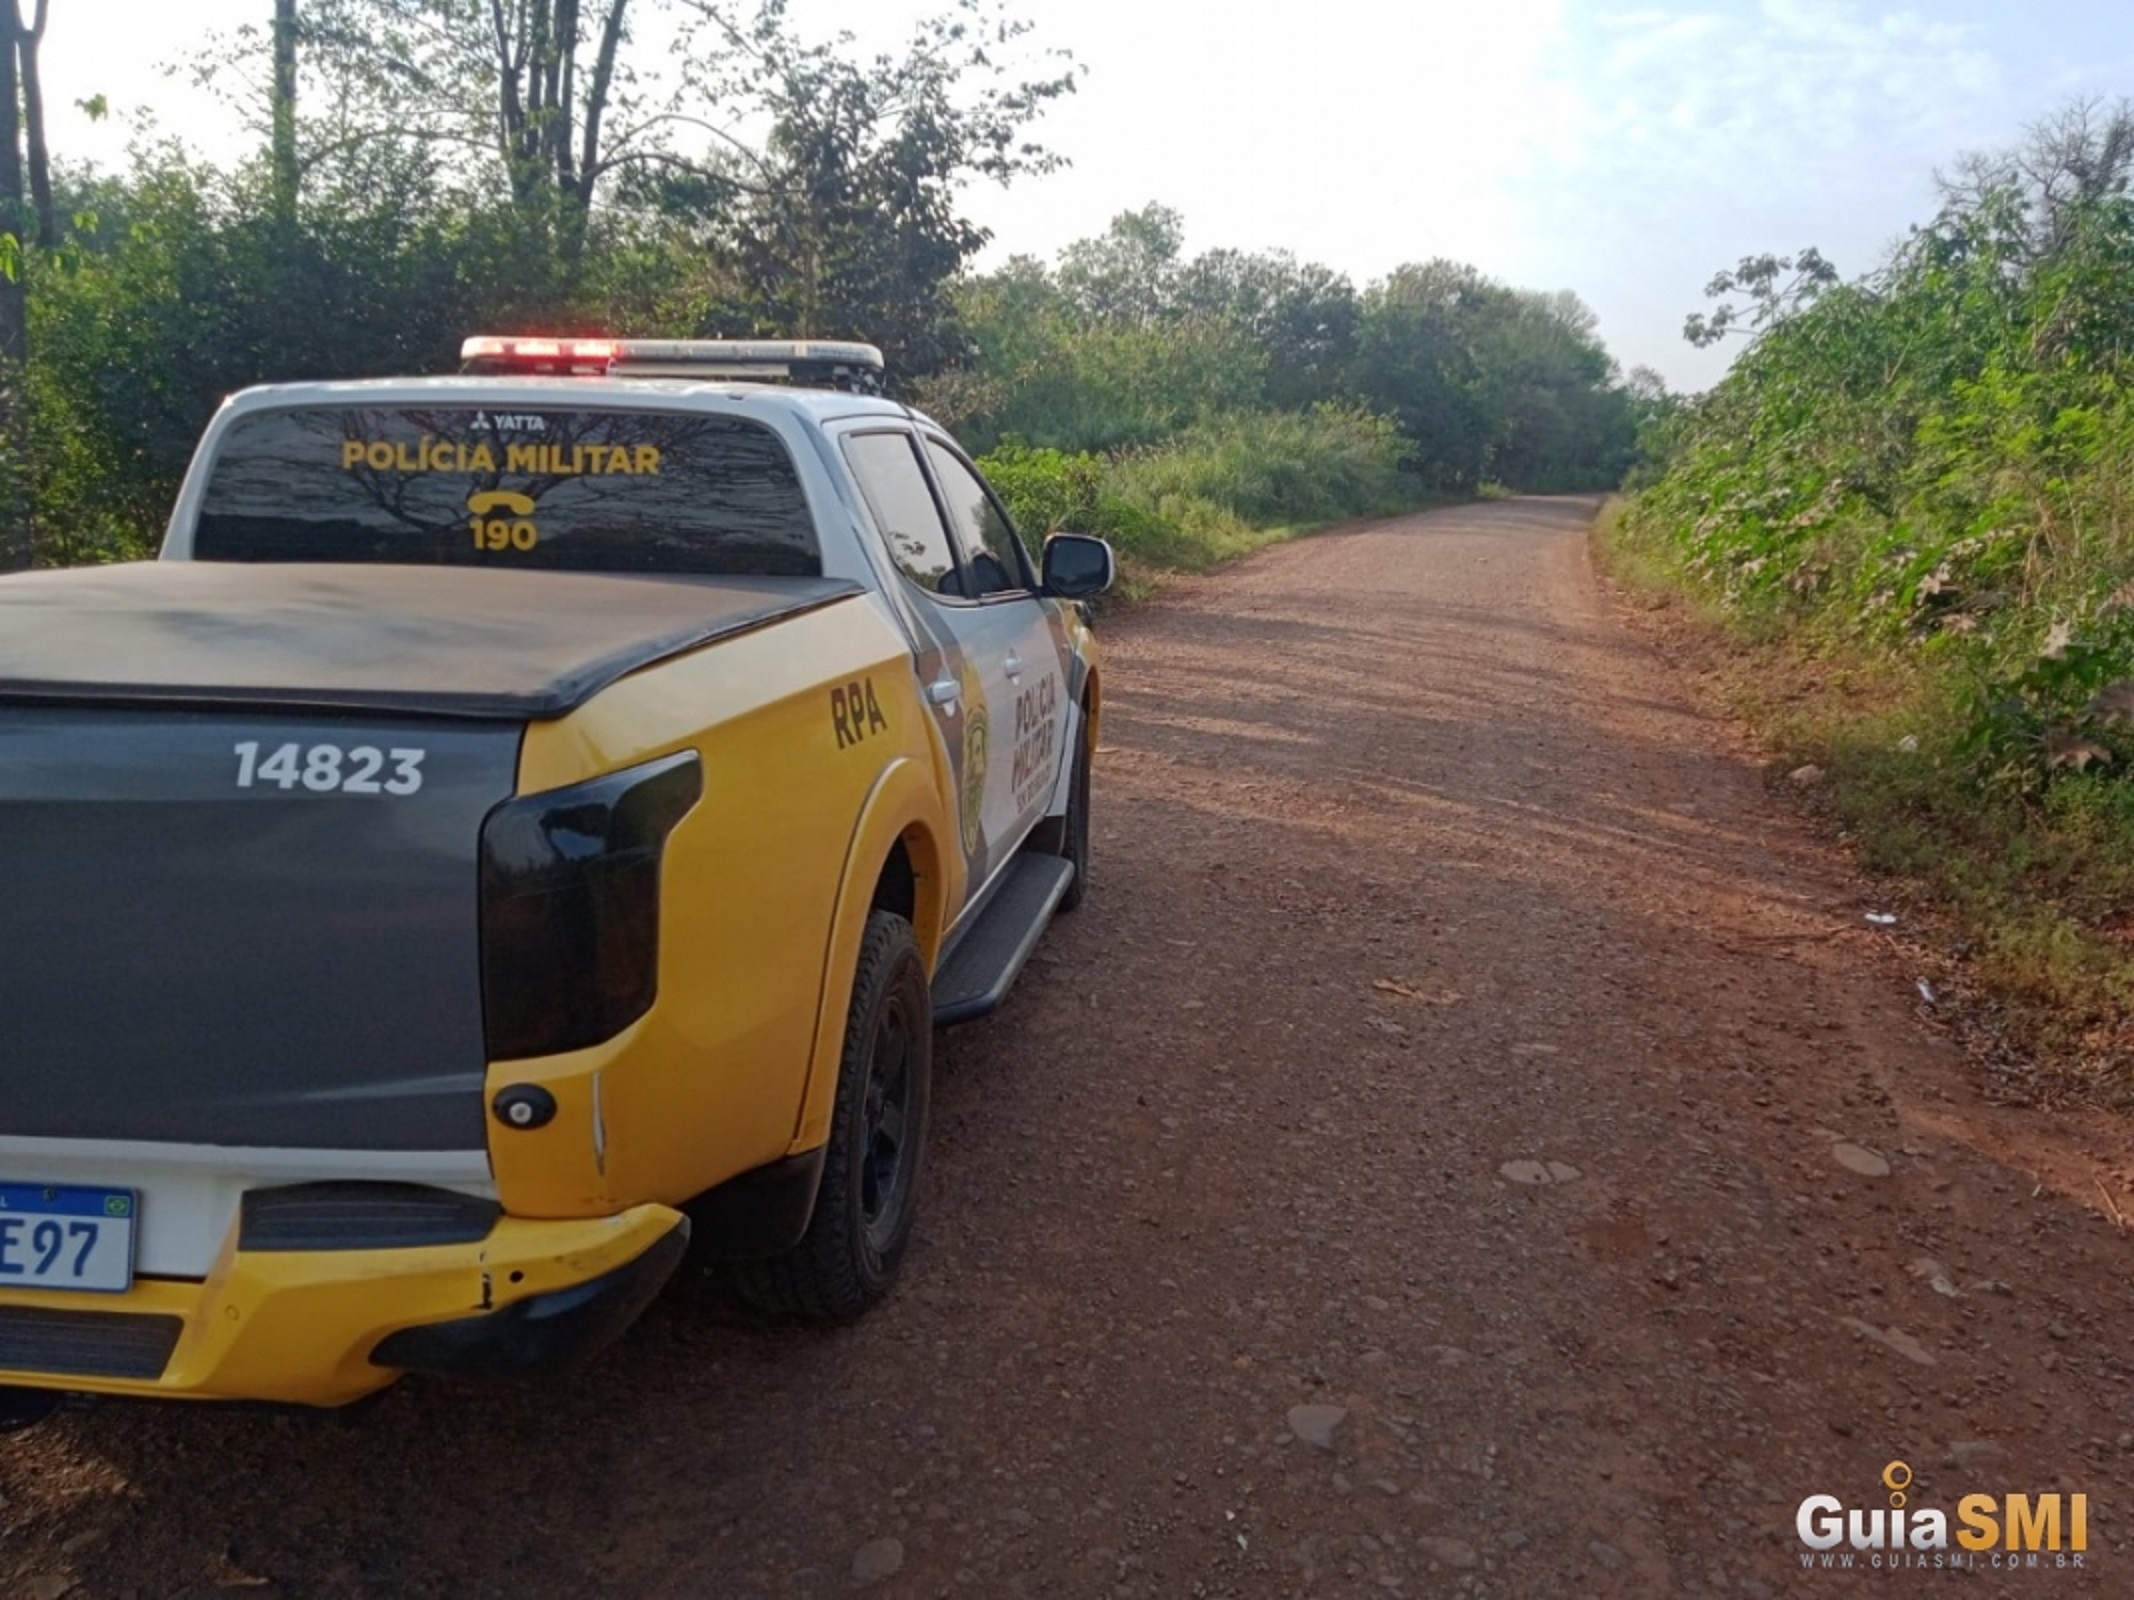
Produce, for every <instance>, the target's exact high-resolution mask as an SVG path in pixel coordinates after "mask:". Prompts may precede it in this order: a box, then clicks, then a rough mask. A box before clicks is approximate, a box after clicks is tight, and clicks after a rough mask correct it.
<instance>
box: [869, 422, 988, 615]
mask: <svg viewBox="0 0 2134 1600" xmlns="http://www.w3.org/2000/svg"><path fill="white" fill-rule="evenodd" d="M845 461H846V463H847V464H848V465H849V466H850V467H851V468H852V476H853V477H854V478H856V479H858V480H859V486H860V493H861V494H863V495H865V496H866V497H867V509H868V510H869V511H872V512H873V513H874V521H875V525H876V526H877V527H879V528H880V529H881V530H882V537H883V538H884V539H886V540H888V541H889V554H890V556H891V557H892V558H893V559H894V560H895V562H896V564H897V565H898V567H900V568H901V569H902V570H903V573H904V576H905V577H907V578H909V579H911V581H912V582H913V583H916V584H917V585H918V586H919V587H920V588H922V589H925V590H927V591H929V592H930V593H934V594H956V593H959V592H960V591H961V584H960V580H959V577H958V574H957V572H956V551H955V547H954V546H953V545H951V544H950V543H949V537H948V530H947V529H946V528H945V527H943V526H942V525H941V508H940V507H939V506H937V505H935V504H934V493H933V490H931V489H929V488H928V487H927V486H926V474H925V473H924V472H923V471H921V470H920V467H919V457H918V455H917V453H916V449H915V446H914V444H913V441H912V438H911V436H910V435H909V434H903V433H856V434H852V435H850V436H848V437H847V438H846V440H845Z"/></svg>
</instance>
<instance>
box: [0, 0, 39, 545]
mask: <svg viewBox="0 0 2134 1600" xmlns="http://www.w3.org/2000/svg"><path fill="white" fill-rule="evenodd" d="M0 35H4V37H0V232H4V233H5V234H6V235H7V236H8V238H7V243H8V244H9V245H10V246H11V247H12V248H10V250H9V251H8V254H9V256H10V257H11V259H10V260H8V262H7V263H6V269H7V270H6V271H5V272H4V273H0V572H20V571H22V570H23V569H24V568H25V567H27V566H29V565H30V563H31V561H32V560H33V559H34V557H35V555H36V541H35V538H34V536H33V534H32V532H31V524H30V493H29V460H28V455H29V451H28V443H29V437H28V436H29V413H28V410H27V409H26V407H25V405H24V398H23V381H22V380H23V367H24V364H25V362H26V360H27V358H28V356H29V348H30V328H29V299H28V296H27V294H26V293H25V291H24V287H23V282H22V273H23V266H24V261H23V250H22V244H23V241H24V238H25V236H26V235H27V234H28V232H29V221H30V215H29V210H28V207H27V206H25V204H24V203H23V192H22V78H21V75H20V63H21V60H22V53H23V51H24V50H25V49H26V48H27V47H28V44H29V30H28V29H26V28H24V27H23V25H22V13H21V11H20V9H19V8H18V6H17V3H16V0H6V3H5V4H4V5H0Z"/></svg>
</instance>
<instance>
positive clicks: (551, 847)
mask: <svg viewBox="0 0 2134 1600" xmlns="http://www.w3.org/2000/svg"><path fill="white" fill-rule="evenodd" d="M703 792H704V769H703V765H702V763H700V762H699V761H698V760H697V756H696V752H695V751H693V750H685V751H683V752H682V753H680V754H679V755H672V756H667V757H664V758H663V759H661V760H658V761H652V762H647V763H646V764H645V765H644V766H641V767H631V768H628V769H627V770H625V771H622V772H611V773H609V774H608V775H607V776H606V777H602V778H595V779H593V780H592V781H591V782H589V783H581V784H576V785H573V786H572V787H571V788H568V789H554V790H551V791H549V792H548V793H546V794H536V795H528V796H526V797H525V798H524V799H520V800H511V801H507V802H506V803H505V804H503V805H501V806H498V807H497V808H496V810H494V811H492V812H490V813H489V819H488V820H487V821H486V822H484V823H483V824H482V889H481V893H482V1010H483V1013H484V1019H485V1022H486V1025H487V1029H488V1040H489V1058H490V1059H491V1060H492V1061H513V1060H518V1059H520V1058H522V1057H525V1056H547V1055H555V1054H558V1053H559V1052H561V1051H565V1050H579V1049H583V1048H584V1047H585V1046H587V1045H590V1044H598V1043H600V1041H601V1040H603V1039H609V1038H613V1037H614V1036H615V1035H616V1034H617V1033H620V1032H621V1031H622V1030H623V1029H624V1028H626V1027H628V1026H629V1025H630V1024H631V1023H633V1022H635V1021H636V1020H637V1019H638V1018H639V1017H641V1016H643V1015H644V1014H645V1013H646V1011H648V1010H650V1009H651V1006H652V1000H653V997H654V996H655V995H656V994H657V993H658V992H659V880H660V857H661V854H662V853H663V851H664V850H665V848H666V844H667V835H668V834H669V833H671V832H672V831H673V830H674V825H675V824H676V823H678V822H680V821H681V820H682V818H683V817H684V816H685V815H687V814H688V811H689V808H690V807H691V806H693V805H695V804H696V803H697V800H698V798H699V797H700V796H701V795H702V794H703Z"/></svg>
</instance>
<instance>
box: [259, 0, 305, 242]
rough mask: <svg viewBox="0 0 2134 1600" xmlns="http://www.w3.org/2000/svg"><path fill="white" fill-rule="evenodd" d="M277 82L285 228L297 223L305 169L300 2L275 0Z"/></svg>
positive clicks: (280, 205) (277, 200)
mask: <svg viewBox="0 0 2134 1600" xmlns="http://www.w3.org/2000/svg"><path fill="white" fill-rule="evenodd" d="M273 48H274V83H273V87H272V89H271V90H270V91H269V99H268V106H269V116H270V117H271V119H272V122H273V131H272V134H271V139H272V151H273V155H272V160H273V166H274V210H275V214H276V216H277V217H279V218H280V219H281V221H282V223H283V224H284V225H285V226H288V225H291V224H293V223H294V222H295V221H296V204H297V196H298V192H299V190H300V189H301V187H302V183H303V169H302V168H301V167H299V166H298V165H297V159H296V0H274V47H273Z"/></svg>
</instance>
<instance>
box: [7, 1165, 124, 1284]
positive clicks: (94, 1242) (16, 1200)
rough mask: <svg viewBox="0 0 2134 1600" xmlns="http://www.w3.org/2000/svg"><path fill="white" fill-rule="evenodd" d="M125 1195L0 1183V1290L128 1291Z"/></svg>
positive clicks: (120, 1191)
mask: <svg viewBox="0 0 2134 1600" xmlns="http://www.w3.org/2000/svg"><path fill="white" fill-rule="evenodd" d="M138 1210H139V1204H138V1202H137V1200H136V1198H135V1195H134V1192H133V1191H132V1190H131V1189H82V1188H75V1187H71V1186H69V1185H66V1184H56V1183H0V1290H4V1289H83V1290H89V1291H93V1292H95V1293H98V1294H119V1293H122V1292H123V1291H125V1290H126V1289H129V1288H131V1287H132V1286H133V1225H134V1221H135V1213H136V1212H137V1211H138Z"/></svg>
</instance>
